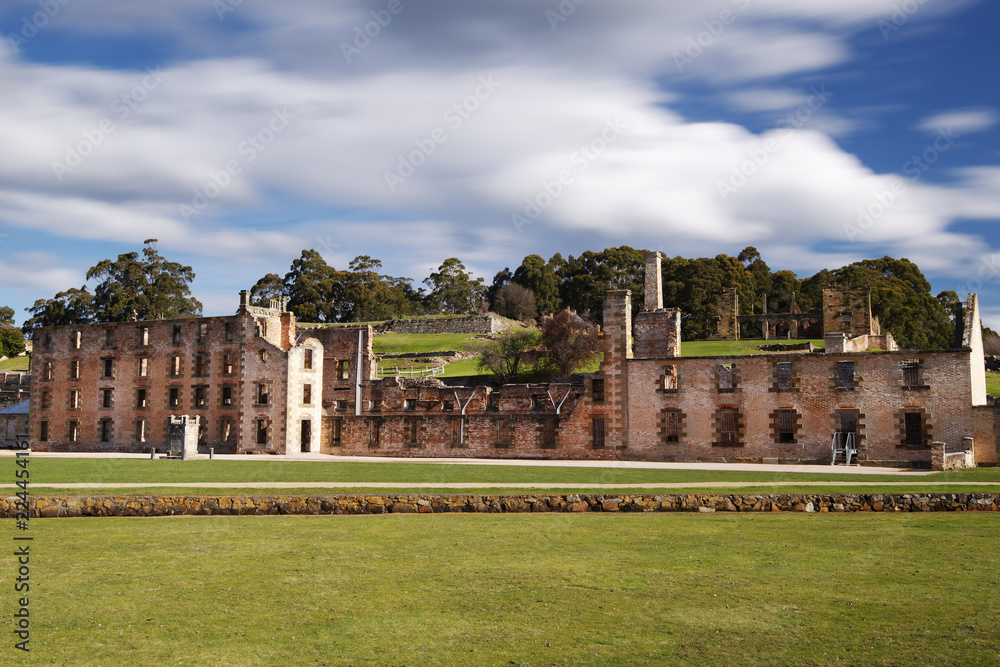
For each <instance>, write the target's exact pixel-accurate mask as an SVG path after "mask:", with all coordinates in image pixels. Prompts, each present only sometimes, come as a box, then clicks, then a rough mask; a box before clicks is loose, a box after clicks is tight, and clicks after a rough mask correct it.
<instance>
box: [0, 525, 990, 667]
mask: <svg viewBox="0 0 1000 667" xmlns="http://www.w3.org/2000/svg"><path fill="white" fill-rule="evenodd" d="M7 530H8V532H10V531H12V530H13V527H12V526H9V527H8V528H7ZM32 533H33V535H34V538H35V540H34V542H33V543H32V551H31V553H32V560H31V563H32V572H31V574H32V578H31V583H32V590H31V619H32V654H31V658H32V662H34V663H36V664H48V665H163V664H172V665H278V664H281V665H293V664H316V665H322V664H327V665H347V664H351V665H508V664H516V665H636V664H651V665H706V666H709V665H711V666H712V667H715V666H717V665H840V664H852V665H928V664H933V665H986V664H996V660H997V658H996V656H997V655H998V653H1000V610H998V608H997V606H996V602H995V591H996V587H997V585H998V581H997V579H998V575H997V572H1000V522H998V521H997V517H996V516H990V515H975V514H961V515H956V514H937V515H906V516H878V515H875V516H873V515H866V516H859V515H830V514H824V515H787V514H784V515H776V516H771V515H752V516H748V515H733V516H721V515H713V516H705V515H690V514H672V515H653V514H647V515H628V516H625V515H622V516H611V515H596V514H595V515H501V516H483V515H448V516H427V515H424V516H420V515H411V516H392V515H387V516H378V517H243V518H216V517H206V518H175V519H68V520H67V519H45V520H35V521H33V522H32ZM970 554H974V555H975V556H974V557H970ZM3 563H4V568H5V569H6V572H5V573H4V574H5V577H6V578H7V580H8V581H10V580H12V577H13V565H12V559H11V558H7V559H4V561H3ZM12 620H13V619H12V618H11V617H10V615H9V614H5V615H4V617H3V620H2V623H0V628H2V629H3V631H4V632H5V634H6V635H7V636H8V637H10V636H12V635H11V633H10V630H11V629H12ZM10 644H12V642H8V645H7V646H5V647H3V648H2V649H0V651H2V655H3V662H4V663H5V664H13V663H14V662H15V658H16V657H19V656H14V655H13V649H12V646H10Z"/></svg>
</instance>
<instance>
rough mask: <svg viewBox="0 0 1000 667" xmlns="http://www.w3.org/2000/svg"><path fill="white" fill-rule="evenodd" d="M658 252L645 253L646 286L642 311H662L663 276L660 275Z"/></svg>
mask: <svg viewBox="0 0 1000 667" xmlns="http://www.w3.org/2000/svg"><path fill="white" fill-rule="evenodd" d="M660 263H661V255H660V253H659V251H656V252H649V251H647V252H646V284H645V297H646V298H645V301H644V303H643V310H662V309H663V276H662V275H661V273H660Z"/></svg>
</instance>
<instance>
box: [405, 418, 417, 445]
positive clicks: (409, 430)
mask: <svg viewBox="0 0 1000 667" xmlns="http://www.w3.org/2000/svg"><path fill="white" fill-rule="evenodd" d="M419 433H420V420H418V419H407V420H406V421H405V422H403V441H404V442H405V443H406V444H407V445H411V446H412V445H417V444H419V440H418V435H419Z"/></svg>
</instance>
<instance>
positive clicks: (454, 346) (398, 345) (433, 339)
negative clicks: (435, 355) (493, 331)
mask: <svg viewBox="0 0 1000 667" xmlns="http://www.w3.org/2000/svg"><path fill="white" fill-rule="evenodd" d="M474 339H475V336H473V335H471V334H383V335H381V336H375V338H374V339H373V340H372V348H373V349H374V351H375V354H406V353H411V354H417V353H421V352H443V351H447V350H464V349H465V347H466V345H469V344H470V343H473V342H478V341H475V340H474Z"/></svg>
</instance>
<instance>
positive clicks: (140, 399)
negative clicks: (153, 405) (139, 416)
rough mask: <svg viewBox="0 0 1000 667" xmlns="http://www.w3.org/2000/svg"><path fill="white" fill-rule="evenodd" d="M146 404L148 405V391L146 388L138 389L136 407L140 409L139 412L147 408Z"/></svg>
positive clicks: (136, 391)
mask: <svg viewBox="0 0 1000 667" xmlns="http://www.w3.org/2000/svg"><path fill="white" fill-rule="evenodd" d="M146 403H147V397H146V389H145V388H139V389H136V390H135V407H136V408H138V409H139V410H142V409H144V408H145V407H146Z"/></svg>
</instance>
